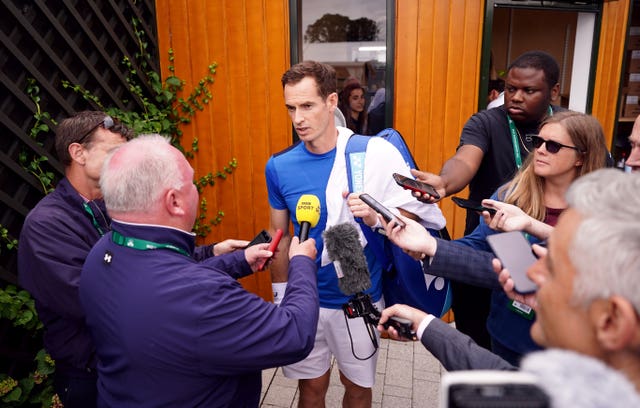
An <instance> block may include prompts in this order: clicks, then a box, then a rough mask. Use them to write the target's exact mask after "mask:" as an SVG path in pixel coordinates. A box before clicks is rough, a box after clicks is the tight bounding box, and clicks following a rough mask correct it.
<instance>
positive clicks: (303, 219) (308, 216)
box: [296, 194, 320, 242]
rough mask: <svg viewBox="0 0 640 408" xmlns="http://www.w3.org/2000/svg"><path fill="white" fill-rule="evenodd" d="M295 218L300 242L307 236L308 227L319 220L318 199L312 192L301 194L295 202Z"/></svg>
mask: <svg viewBox="0 0 640 408" xmlns="http://www.w3.org/2000/svg"><path fill="white" fill-rule="evenodd" d="M296 219H297V220H298V223H299V224H300V242H303V241H306V240H307V238H309V229H310V228H313V227H315V226H316V225H318V221H320V199H319V198H318V196H316V195H313V194H303V195H302V196H300V198H299V199H298V204H296Z"/></svg>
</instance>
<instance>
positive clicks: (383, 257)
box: [344, 134, 392, 271]
mask: <svg viewBox="0 0 640 408" xmlns="http://www.w3.org/2000/svg"><path fill="white" fill-rule="evenodd" d="M370 139H371V136H363V135H357V134H352V135H351V136H349V140H347V146H346V147H345V150H344V154H345V162H346V164H347V179H348V180H349V192H350V193H363V192H364V159H365V156H366V152H367V144H368V143H369V140H370ZM356 221H357V222H358V224H360V229H361V230H362V233H363V234H364V236H365V238H366V239H367V242H368V243H369V245H370V247H371V250H372V251H373V253H374V255H375V257H376V259H378V261H379V262H381V263H382V268H383V270H384V271H388V270H389V269H390V267H391V265H392V262H391V258H390V256H389V255H388V251H387V250H386V249H385V245H384V243H385V238H386V237H383V236H381V234H379V233H377V232H375V231H373V230H372V229H371V228H370V227H369V226H368V225H366V224H365V223H364V221H363V220H362V218H359V217H356Z"/></svg>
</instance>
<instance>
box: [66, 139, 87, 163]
mask: <svg viewBox="0 0 640 408" xmlns="http://www.w3.org/2000/svg"><path fill="white" fill-rule="evenodd" d="M67 152H68V153H69V157H71V161H74V162H76V163H78V164H79V165H81V166H84V165H85V164H86V162H87V160H86V159H85V157H84V154H83V153H84V146H82V145H81V144H80V143H71V144H70V145H69V146H68V147H67Z"/></svg>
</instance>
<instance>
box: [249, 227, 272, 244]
mask: <svg viewBox="0 0 640 408" xmlns="http://www.w3.org/2000/svg"><path fill="white" fill-rule="evenodd" d="M265 242H271V235H269V233H268V232H267V230H262V231H260V232H258V235H256V236H255V238H253V239H252V240H251V242H249V245H247V246H246V247H245V248H248V247H250V246H252V245H256V244H264V243H265Z"/></svg>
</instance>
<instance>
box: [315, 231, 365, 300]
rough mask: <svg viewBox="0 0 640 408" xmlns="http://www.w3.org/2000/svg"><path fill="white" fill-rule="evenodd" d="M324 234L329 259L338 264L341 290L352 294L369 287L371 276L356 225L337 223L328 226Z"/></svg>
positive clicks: (346, 293) (349, 294)
mask: <svg viewBox="0 0 640 408" xmlns="http://www.w3.org/2000/svg"><path fill="white" fill-rule="evenodd" d="M322 236H323V237H324V244H325V246H326V247H327V254H328V255H329V259H331V260H332V261H334V262H335V263H337V264H338V265H336V272H337V273H338V287H339V288H340V291H341V292H342V293H344V294H345V295H347V296H352V295H355V294H356V293H359V292H364V291H365V290H367V289H369V288H370V287H371V277H370V276H369V269H368V268H367V260H366V258H365V257H364V253H363V252H362V245H361V244H360V239H359V234H358V230H357V229H356V227H355V226H354V225H353V224H350V223H344V224H337V225H334V226H332V227H329V228H327V229H326V230H325V231H324V232H323V233H322ZM334 265H335V264H334ZM341 275H342V276H341Z"/></svg>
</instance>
